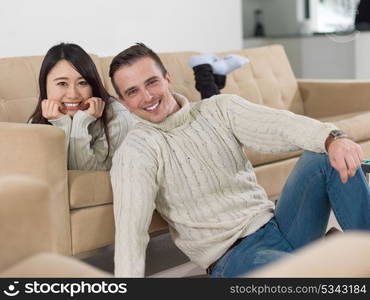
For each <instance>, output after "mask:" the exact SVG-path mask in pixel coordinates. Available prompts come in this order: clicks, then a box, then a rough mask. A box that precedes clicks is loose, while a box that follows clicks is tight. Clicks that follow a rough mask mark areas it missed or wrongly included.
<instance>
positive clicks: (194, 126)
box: [111, 94, 336, 277]
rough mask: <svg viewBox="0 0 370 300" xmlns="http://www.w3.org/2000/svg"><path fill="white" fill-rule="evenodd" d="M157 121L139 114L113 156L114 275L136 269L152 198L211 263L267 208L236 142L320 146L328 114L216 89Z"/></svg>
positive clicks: (275, 148) (176, 235)
mask: <svg viewBox="0 0 370 300" xmlns="http://www.w3.org/2000/svg"><path fill="white" fill-rule="evenodd" d="M175 99H176V101H177V102H178V103H179V104H180V106H181V109H180V110H179V111H177V112H176V113H175V114H173V115H171V116H169V117H168V118H167V119H166V120H164V121H163V122H161V123H159V124H154V123H150V122H148V121H145V120H141V119H140V122H139V123H138V124H137V125H136V127H135V128H134V129H133V130H131V131H130V132H129V134H128V135H127V137H126V139H125V140H124V142H123V143H122V145H121V146H120V147H119V149H118V150H117V151H116V153H115V155H114V157H113V166H112V169H111V179H112V186H113V197H114V214H115V223H116V239H115V276H118V277H142V276H144V271H145V251H146V247H147V243H148V241H149V235H148V227H149V225H150V222H151V217H152V213H153V210H154V209H155V208H156V209H157V210H158V211H159V213H160V214H161V215H162V217H163V218H164V219H165V220H166V221H167V222H168V224H169V226H170V233H171V236H172V238H173V240H174V242H175V244H176V245H177V246H178V247H179V248H180V249H181V250H182V251H183V252H184V253H185V254H186V255H187V256H188V257H189V258H190V259H191V260H192V261H193V262H194V263H196V264H198V265H199V266H200V267H202V268H207V267H208V266H209V265H210V264H211V263H212V262H214V261H215V260H216V259H218V258H219V257H220V256H222V255H223V254H224V252H225V251H226V250H227V249H228V248H229V247H230V246H231V245H232V244H233V243H234V241H235V240H236V239H238V238H240V237H244V236H247V235H249V234H251V233H253V232H255V231H256V230H257V229H259V228H260V227H261V226H263V225H264V224H265V223H267V222H268V221H269V220H270V219H271V217H272V216H273V209H274V204H273V202H271V201H270V200H269V199H268V198H267V195H266V193H265V191H264V190H263V188H262V187H261V186H260V185H258V183H257V181H256V176H255V173H254V171H253V167H252V165H251V163H250V162H249V160H248V158H247V157H246V156H245V154H244V152H243V150H242V145H245V146H246V147H248V148H250V149H251V150H253V151H256V152H264V153H279V152H287V151H293V150H297V149H299V148H303V149H307V150H311V151H315V152H324V151H325V146H324V143H325V140H326V138H327V137H328V135H329V132H330V131H331V130H333V129H335V128H336V127H335V126H334V125H332V124H329V123H321V122H319V121H316V120H313V119H310V118H307V117H304V116H300V115H296V114H293V113H291V112H288V111H283V110H276V109H272V108H268V107H266V106H262V105H257V104H254V103H251V102H249V101H247V100H245V99H243V98H241V97H239V96H236V95H225V94H224V95H218V96H214V97H212V98H210V99H207V100H203V101H201V102H196V103H189V102H188V100H187V99H186V98H184V97H183V96H181V95H178V94H175Z"/></svg>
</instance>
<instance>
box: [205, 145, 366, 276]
mask: <svg viewBox="0 0 370 300" xmlns="http://www.w3.org/2000/svg"><path fill="white" fill-rule="evenodd" d="M330 209H332V210H333V212H334V214H335V216H336V218H337V220H338V223H339V225H340V226H341V227H342V229H343V230H370V189H369V185H368V183H367V181H366V178H365V176H364V173H363V172H362V170H361V169H358V170H357V172H356V175H355V176H354V177H351V178H348V181H347V183H345V184H343V183H342V182H341V180H340V176H339V173H338V172H337V171H336V170H335V169H334V168H333V167H332V166H331V165H330V162H329V158H328V156H327V155H326V154H318V153H313V152H310V151H305V152H304V153H303V154H302V156H301V158H300V159H299V161H298V163H297V165H296V166H295V168H294V170H293V171H292V173H291V174H290V176H289V178H288V180H287V182H286V183H285V186H284V188H283V191H282V193H281V195H280V198H279V200H278V202H277V205H276V209H275V217H273V218H272V219H271V220H270V221H269V222H268V223H267V224H266V225H265V226H263V227H262V228H260V229H259V230H257V231H256V232H255V233H253V234H251V235H249V236H248V237H246V238H244V239H243V240H242V242H240V243H239V244H238V245H237V246H235V247H234V248H232V249H231V250H229V251H228V252H226V254H225V255H224V256H223V257H222V258H221V259H220V260H219V261H218V263H217V264H216V266H215V267H214V269H213V271H212V274H211V277H238V276H242V275H248V272H250V271H252V270H254V269H256V268H258V267H260V266H263V265H265V264H267V263H270V262H272V261H275V260H277V259H279V258H281V257H283V256H286V255H291V254H289V253H290V252H292V251H294V250H295V249H297V248H300V247H302V246H305V245H307V244H308V243H310V242H312V241H314V240H316V239H318V238H320V237H322V236H323V235H324V234H325V231H326V228H327V224H328V220H329V214H330Z"/></svg>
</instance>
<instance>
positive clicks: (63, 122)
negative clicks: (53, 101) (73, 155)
mask: <svg viewBox="0 0 370 300" xmlns="http://www.w3.org/2000/svg"><path fill="white" fill-rule="evenodd" d="M48 121H49V122H50V123H51V124H52V125H53V126H55V127H58V128H61V129H63V130H64V133H65V141H64V147H65V150H66V153H68V146H69V139H70V136H71V128H72V119H71V117H70V116H69V115H64V116H63V117H61V118H59V119H55V120H48Z"/></svg>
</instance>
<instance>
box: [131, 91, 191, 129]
mask: <svg viewBox="0 0 370 300" xmlns="http://www.w3.org/2000/svg"><path fill="white" fill-rule="evenodd" d="M173 97H174V98H175V100H176V102H177V103H178V104H179V105H180V109H179V110H178V111H177V112H175V113H173V114H172V115H170V116H168V117H167V118H166V119H165V120H163V121H162V122H160V123H153V122H150V121H147V120H144V119H142V118H140V117H138V116H136V115H134V117H135V119H136V120H138V122H139V123H143V124H146V125H149V126H150V127H154V128H157V129H160V130H162V131H170V130H172V129H175V128H177V127H180V126H182V125H184V124H185V123H187V121H188V118H189V110H190V105H189V100H188V99H186V97H184V96H182V95H180V94H177V93H173Z"/></svg>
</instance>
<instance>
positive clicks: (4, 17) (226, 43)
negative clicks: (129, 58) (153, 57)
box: [0, 0, 242, 57]
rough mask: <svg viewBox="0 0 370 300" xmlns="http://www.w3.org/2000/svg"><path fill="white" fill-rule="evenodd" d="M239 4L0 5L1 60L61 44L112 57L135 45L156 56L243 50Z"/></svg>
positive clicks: (49, 1)
mask: <svg viewBox="0 0 370 300" xmlns="http://www.w3.org/2000/svg"><path fill="white" fill-rule="evenodd" d="M241 18H242V12H241V0H201V1H198V0H153V1H151V0H62V1H56V0H1V1H0V43H1V44H0V57H11V56H27V55H41V54H44V53H45V52H46V51H47V50H48V49H49V48H50V47H51V46H53V45H54V44H56V43H59V42H62V41H63V42H64V41H66V42H73V43H77V44H79V45H81V46H82V47H83V48H84V49H85V50H87V51H88V52H90V53H95V54H98V55H100V56H108V55H115V54H117V53H118V52H119V51H121V50H123V49H125V48H126V47H128V46H130V45H132V44H133V43H135V42H144V43H145V44H147V45H148V46H149V47H151V48H152V49H153V50H155V51H157V52H170V51H183V50H195V51H201V52H207V51H214V52H216V51H227V50H237V49H240V48H241V47H242V19H241Z"/></svg>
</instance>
